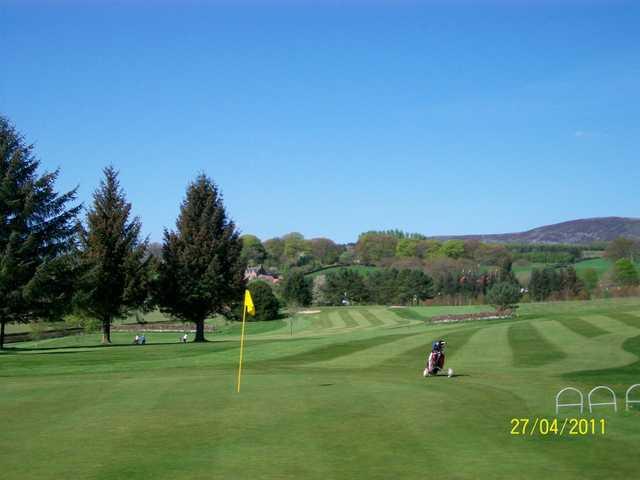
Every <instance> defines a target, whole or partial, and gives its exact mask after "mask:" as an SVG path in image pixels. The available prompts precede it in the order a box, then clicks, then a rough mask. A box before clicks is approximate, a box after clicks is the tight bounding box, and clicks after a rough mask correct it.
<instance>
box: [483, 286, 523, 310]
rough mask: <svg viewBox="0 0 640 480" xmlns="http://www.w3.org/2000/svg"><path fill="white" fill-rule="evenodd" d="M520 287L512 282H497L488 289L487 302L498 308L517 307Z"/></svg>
mask: <svg viewBox="0 0 640 480" xmlns="http://www.w3.org/2000/svg"><path fill="white" fill-rule="evenodd" d="M521 296H522V294H521V293H520V287H519V286H518V285H516V284H514V283H511V282H500V283H496V284H495V285H494V286H492V287H491V288H490V289H489V290H488V291H487V298H486V300H487V303H488V304H489V305H493V306H494V307H496V309H497V310H506V309H509V308H515V307H516V306H517V303H518V302H519V301H520V297H521Z"/></svg>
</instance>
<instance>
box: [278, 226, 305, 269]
mask: <svg viewBox="0 0 640 480" xmlns="http://www.w3.org/2000/svg"><path fill="white" fill-rule="evenodd" d="M282 240H283V241H284V257H285V259H286V261H287V263H288V264H289V265H301V264H303V263H304V262H305V260H304V258H305V257H306V256H308V255H310V254H311V245H310V244H309V242H307V241H306V240H305V239H304V236H303V235H302V234H301V233H297V232H292V233H288V234H286V235H284V236H283V237H282Z"/></svg>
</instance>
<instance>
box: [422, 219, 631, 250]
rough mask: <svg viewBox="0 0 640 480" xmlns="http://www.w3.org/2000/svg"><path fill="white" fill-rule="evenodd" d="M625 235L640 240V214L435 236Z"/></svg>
mask: <svg viewBox="0 0 640 480" xmlns="http://www.w3.org/2000/svg"><path fill="white" fill-rule="evenodd" d="M621 236H622V237H629V238H636V239H639V240H640V218H625V217H600V218H584V219H580V220H571V221H569V222H562V223H556V224H554V225H545V226H544V227H538V228H534V229H533V230H527V231H526V232H518V233H498V234H489V235H449V236H438V237H433V238H436V239H438V240H449V239H462V240H467V239H476V240H481V241H483V242H489V243H572V244H583V245H584V244H590V243H593V242H602V241H609V240H613V239H615V238H617V237H621Z"/></svg>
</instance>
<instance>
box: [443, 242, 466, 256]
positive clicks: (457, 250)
mask: <svg viewBox="0 0 640 480" xmlns="http://www.w3.org/2000/svg"><path fill="white" fill-rule="evenodd" d="M440 250H441V252H442V254H443V255H445V256H447V257H449V258H460V257H462V255H464V241H462V240H447V241H446V242H444V243H443V244H442V247H440Z"/></svg>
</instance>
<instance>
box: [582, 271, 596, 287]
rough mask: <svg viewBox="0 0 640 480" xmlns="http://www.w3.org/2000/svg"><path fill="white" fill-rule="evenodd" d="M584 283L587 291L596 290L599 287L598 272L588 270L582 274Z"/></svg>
mask: <svg viewBox="0 0 640 480" xmlns="http://www.w3.org/2000/svg"><path fill="white" fill-rule="evenodd" d="M582 281H583V282H584V286H585V287H586V289H587V290H589V291H591V290H593V289H595V288H596V287H597V286H598V272H597V271H596V270H595V269H593V268H587V269H586V270H585V271H584V272H582Z"/></svg>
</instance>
